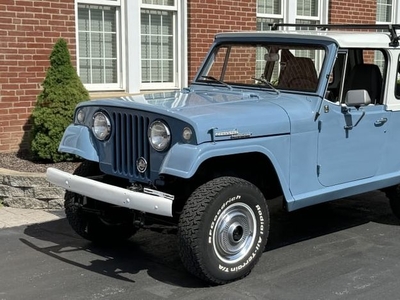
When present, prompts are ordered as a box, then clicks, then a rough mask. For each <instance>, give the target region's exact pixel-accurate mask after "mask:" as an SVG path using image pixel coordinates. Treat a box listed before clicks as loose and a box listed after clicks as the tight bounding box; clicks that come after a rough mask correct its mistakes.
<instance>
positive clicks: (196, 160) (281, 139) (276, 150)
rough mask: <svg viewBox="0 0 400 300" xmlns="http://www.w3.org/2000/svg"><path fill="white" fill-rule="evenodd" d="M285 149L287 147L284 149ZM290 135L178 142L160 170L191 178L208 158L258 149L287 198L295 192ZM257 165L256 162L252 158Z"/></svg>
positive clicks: (163, 172)
mask: <svg viewBox="0 0 400 300" xmlns="http://www.w3.org/2000/svg"><path fill="white" fill-rule="evenodd" d="M284 149H285V150H284ZM289 149H290V136H289V135H279V136H273V137H264V138H254V139H243V140H234V141H233V140H230V141H222V142H216V143H204V144H201V145H189V144H175V145H174V146H173V147H172V148H171V149H170V151H169V152H168V154H167V156H166V157H165V159H164V161H163V163H162V165H161V168H160V173H162V174H169V175H172V176H177V177H181V178H191V177H192V176H193V175H194V174H195V173H196V171H197V170H198V168H199V166H200V165H201V164H202V163H203V162H205V161H206V160H207V159H209V158H212V157H218V156H226V155H234V154H242V153H251V152H259V153H263V154H264V155H266V156H267V157H268V158H269V159H270V161H271V163H272V165H273V166H274V168H275V170H276V173H277V175H278V178H279V181H280V183H281V187H282V190H283V193H284V195H285V197H286V200H288V201H290V199H292V198H293V197H292V195H291V193H290V190H289V185H288V182H289ZM249 164H253V165H254V166H255V168H257V162H249Z"/></svg>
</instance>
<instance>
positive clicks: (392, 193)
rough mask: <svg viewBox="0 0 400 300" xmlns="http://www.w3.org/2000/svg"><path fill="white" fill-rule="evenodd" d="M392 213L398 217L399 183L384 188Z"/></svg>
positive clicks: (399, 217) (399, 203) (399, 201)
mask: <svg viewBox="0 0 400 300" xmlns="http://www.w3.org/2000/svg"><path fill="white" fill-rule="evenodd" d="M385 194H386V197H387V198H388V199H389V203H390V208H391V209H392V212H393V214H394V215H395V216H396V217H397V218H398V219H400V185H395V186H392V187H390V188H387V189H386V190H385Z"/></svg>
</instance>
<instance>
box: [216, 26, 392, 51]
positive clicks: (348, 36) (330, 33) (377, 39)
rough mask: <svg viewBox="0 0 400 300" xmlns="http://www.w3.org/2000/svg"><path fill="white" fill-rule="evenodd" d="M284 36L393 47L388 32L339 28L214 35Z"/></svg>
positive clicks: (348, 45) (349, 45) (344, 45)
mask: <svg viewBox="0 0 400 300" xmlns="http://www.w3.org/2000/svg"><path fill="white" fill-rule="evenodd" d="M251 36H254V37H266V38H273V37H278V36H279V37H284V38H288V39H302V38H303V39H307V40H309V39H314V40H315V39H319V38H320V39H321V40H332V41H334V42H336V43H337V44H338V45H339V46H340V47H342V48H395V47H390V46H389V43H390V41H391V39H390V34H389V33H388V32H368V31H339V30H279V31H278V30H277V31H247V32H246V31H243V32H226V33H219V34H217V35H216V37H217V38H218V37H231V38H234V37H237V38H240V37H242V38H244V37H251Z"/></svg>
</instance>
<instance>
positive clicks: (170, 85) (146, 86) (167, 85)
mask: <svg viewBox="0 0 400 300" xmlns="http://www.w3.org/2000/svg"><path fill="white" fill-rule="evenodd" d="M139 1H140V2H142V1H141V0H139ZM177 2H178V0H175V5H174V6H172V5H168V6H167V5H165V6H164V5H153V4H141V5H140V15H141V10H142V9H148V10H158V11H170V12H173V19H172V26H173V41H172V43H173V50H172V51H173V82H160V83H158V82H149V83H143V82H142V77H141V76H140V89H141V90H151V89H162V90H166V89H177V88H178V87H179V84H178V83H179V80H178V72H179V70H178V63H177V58H178V54H177V52H178V43H177V36H178V34H177V32H178V28H179V26H178V21H177V19H178V5H177ZM139 41H141V32H139ZM141 62H142V55H140V75H141V74H142V66H141Z"/></svg>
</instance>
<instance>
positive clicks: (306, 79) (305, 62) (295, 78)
mask: <svg viewBox="0 0 400 300" xmlns="http://www.w3.org/2000/svg"><path fill="white" fill-rule="evenodd" d="M317 84H318V76H317V71H316V70H315V65H314V62H313V61H312V59H311V58H308V57H295V56H294V57H292V58H290V59H289V60H288V61H287V62H286V66H285V68H284V69H282V70H281V74H280V76H279V81H278V87H279V88H283V89H297V90H302V91H315V90H316V89H317Z"/></svg>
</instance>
